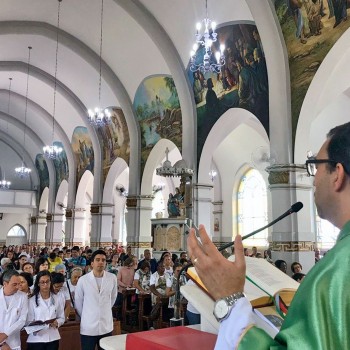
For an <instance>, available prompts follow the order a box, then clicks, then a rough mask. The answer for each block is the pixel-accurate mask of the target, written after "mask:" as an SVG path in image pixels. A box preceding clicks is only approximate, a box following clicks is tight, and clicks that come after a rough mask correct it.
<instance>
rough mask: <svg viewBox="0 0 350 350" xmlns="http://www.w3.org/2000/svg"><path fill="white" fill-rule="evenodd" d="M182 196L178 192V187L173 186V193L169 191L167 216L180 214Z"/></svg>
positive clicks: (173, 216)
mask: <svg viewBox="0 0 350 350" xmlns="http://www.w3.org/2000/svg"><path fill="white" fill-rule="evenodd" d="M183 201H184V197H183V195H182V194H181V193H180V189H179V188H178V187H176V188H175V194H174V195H173V194H172V193H169V199H168V214H169V218H176V217H178V216H181V212H180V203H183Z"/></svg>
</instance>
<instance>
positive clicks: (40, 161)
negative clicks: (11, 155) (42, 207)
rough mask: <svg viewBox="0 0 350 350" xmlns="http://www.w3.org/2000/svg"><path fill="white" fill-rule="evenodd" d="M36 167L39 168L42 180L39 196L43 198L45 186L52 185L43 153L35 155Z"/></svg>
mask: <svg viewBox="0 0 350 350" xmlns="http://www.w3.org/2000/svg"><path fill="white" fill-rule="evenodd" d="M35 167H36V169H37V170H38V175H39V180H40V186H39V198H41V195H42V194H43V191H44V189H45V187H49V185H50V177H49V169H48V168H47V164H46V160H45V158H44V156H43V155H42V154H37V156H36V157H35Z"/></svg>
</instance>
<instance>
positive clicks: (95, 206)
mask: <svg viewBox="0 0 350 350" xmlns="http://www.w3.org/2000/svg"><path fill="white" fill-rule="evenodd" d="M100 208H101V205H100V204H91V205H90V213H91V214H100Z"/></svg>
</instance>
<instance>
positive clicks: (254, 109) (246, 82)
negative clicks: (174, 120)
mask: <svg viewBox="0 0 350 350" xmlns="http://www.w3.org/2000/svg"><path fill="white" fill-rule="evenodd" d="M216 32H217V33H218V40H217V41H216V42H215V43H214V47H215V45H216V48H214V50H213V51H214V52H215V51H216V50H218V47H219V45H220V44H225V51H224V55H225V65H224V66H223V67H221V69H220V71H219V72H218V73H215V72H207V73H203V72H201V71H196V72H192V71H191V70H190V69H188V77H189V80H190V82H191V84H192V88H193V94H194V99H195V102H196V105H197V152H198V159H200V156H201V153H202V149H203V146H204V143H205V140H206V138H207V136H208V134H209V132H210V130H211V129H212V127H213V126H214V124H215V123H216V122H217V120H218V119H219V118H220V117H221V115H222V114H224V113H225V112H226V111H227V110H228V109H230V108H234V107H239V108H243V109H246V110H248V111H250V112H251V113H253V114H254V115H255V116H256V117H257V118H258V119H259V120H260V122H261V123H262V125H263V126H264V128H265V130H266V132H267V134H269V95H268V77H267V69H266V63H265V54H264V49H263V47H262V43H261V40H260V36H259V32H258V30H257V28H256V26H255V25H253V24H235V25H229V26H225V27H222V28H219V29H217V30H216ZM203 52H204V48H203V47H200V48H199V49H198V50H197V53H196V63H197V64H198V63H199V62H201V61H203Z"/></svg>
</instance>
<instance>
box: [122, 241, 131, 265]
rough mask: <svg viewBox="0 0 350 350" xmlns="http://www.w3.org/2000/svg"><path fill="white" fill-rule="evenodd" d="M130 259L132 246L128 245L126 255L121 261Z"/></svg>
mask: <svg viewBox="0 0 350 350" xmlns="http://www.w3.org/2000/svg"><path fill="white" fill-rule="evenodd" d="M130 257H132V251H131V246H130V245H128V246H127V247H126V255H123V257H122V258H121V259H122V261H123V262H124V261H125V260H126V259H127V258H130Z"/></svg>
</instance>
